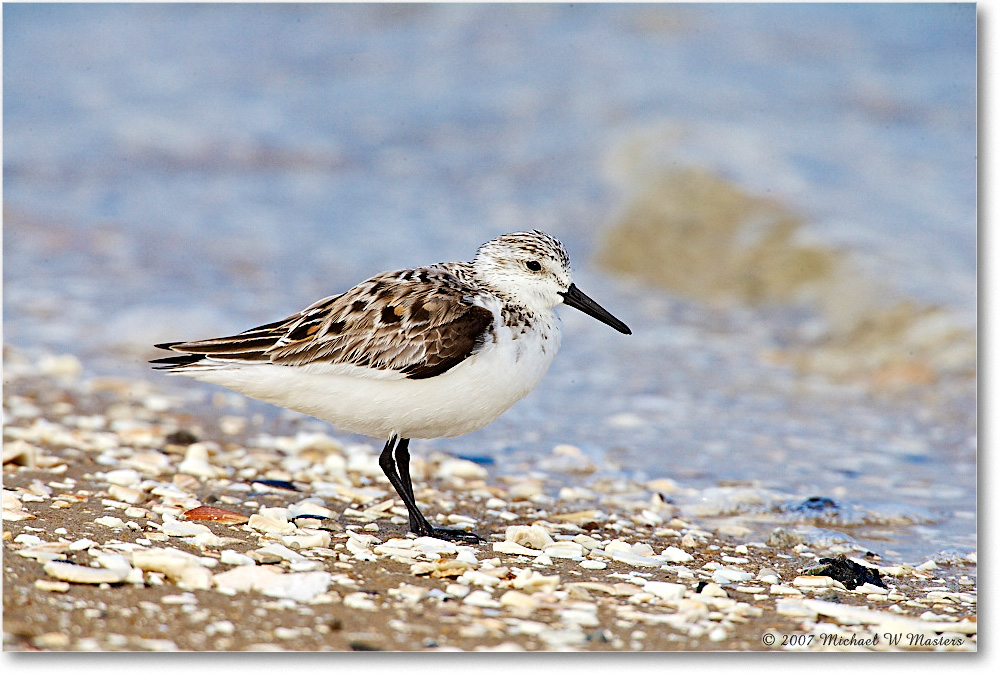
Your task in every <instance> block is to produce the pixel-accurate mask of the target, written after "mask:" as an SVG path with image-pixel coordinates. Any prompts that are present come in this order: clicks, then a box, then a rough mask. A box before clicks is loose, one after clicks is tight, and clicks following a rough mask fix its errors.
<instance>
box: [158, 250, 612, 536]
mask: <svg viewBox="0 0 1000 675" xmlns="http://www.w3.org/2000/svg"><path fill="white" fill-rule="evenodd" d="M559 304H566V305H569V306H570V307H575V308H576V309H579V310H581V311H583V312H585V313H587V314H589V315H590V316H592V317H594V318H596V319H598V320H599V321H602V322H604V323H606V324H607V325H609V326H611V327H612V328H614V329H615V330H618V331H620V332H622V333H625V334H628V335H630V334H631V333H632V331H631V330H629V328H628V326H626V325H625V324H624V323H622V322H621V321H619V320H618V319H616V318H615V317H614V316H612V315H611V314H610V313H608V311H607V310H605V309H604V308H603V307H601V306H600V305H598V304H597V303H596V302H594V301H593V300H591V299H590V298H589V297H588V296H587V295H585V294H584V293H583V292H582V291H581V290H580V289H579V288H577V287H576V285H575V284H574V283H573V281H572V277H571V276H570V266H569V256H568V254H567V253H566V249H565V248H564V247H563V245H562V244H561V243H560V242H559V241H558V240H557V239H556V238H554V237H552V236H550V235H548V234H545V233H544V232H539V231H537V230H534V231H532V232H514V233H512V234H505V235H502V236H500V237H497V238H496V239H493V240H491V241H488V242H486V243H485V244H483V245H482V246H480V247H479V250H478V251H477V253H476V256H475V258H474V259H473V260H472V262H449V263H438V264H436V265H429V266H427V267H419V268H416V269H407V270H399V271H396V272H383V273H381V274H376V275H375V276H373V277H372V278H370V279H368V280H367V281H363V282H361V283H360V284H358V285H357V286H355V287H354V288H352V289H350V290H349V291H347V292H346V293H342V294H340V295H332V296H330V297H327V298H323V299H322V300H319V301H318V302H315V303H313V304H312V305H310V306H309V307H306V308H305V309H303V310H302V311H301V312H299V313H297V314H293V315H292V316H290V317H288V318H287V319H282V320H280V321H275V322H274V323H269V324H265V325H263V326H258V327H256V328H251V329H250V330H247V331H244V332H242V333H238V334H236V335H231V336H228V337H220V338H213V339H208V340H194V341H191V342H168V343H164V344H158V345H156V346H157V347H159V348H161V349H168V350H171V351H174V352H179V354H178V355H176V356H170V357H166V358H161V359H156V360H154V361H152V362H151V363H153V364H155V367H157V368H158V369H162V370H165V371H167V372H168V373H170V374H175V375H187V376H189V377H193V378H195V379H198V380H202V381H204V382H211V383H213V384H218V385H222V386H224V387H228V388H229V389H232V390H235V391H238V392H240V393H242V394H245V395H247V396H250V397H252V398H256V399H259V400H261V401H266V402H268V403H273V404H275V405H278V406H281V407H284V408H289V409H291V410H295V411H298V412H301V413H305V414H306V415H311V416H313V417H317V418H319V419H321V420H325V421H327V422H329V423H330V424H332V425H333V426H334V427H336V428H338V429H340V430H343V431H349V432H353V433H358V434H364V435H367V436H373V437H376V438H380V439H381V438H386V439H388V440H387V441H386V443H385V446H384V447H383V448H382V453H381V455H380V456H379V465H380V466H381V468H382V470H383V471H384V472H385V475H386V477H387V478H388V479H389V482H390V483H391V484H392V487H393V488H394V489H395V490H396V492H397V494H398V495H399V498H400V499H401V500H402V501H403V504H404V505H405V506H406V510H407V513H408V514H409V527H410V530H411V531H413V532H414V533H416V534H417V535H420V536H430V537H437V538H439V539H446V540H449V541H460V542H469V543H478V542H481V541H482V540H481V539H480V538H479V537H478V536H477V535H475V534H473V533H471V532H466V531H462V530H454V529H448V528H440V527H434V526H432V525H431V524H430V523H429V522H428V521H427V519H426V518H425V517H424V515H423V514H422V513H421V512H420V509H419V508H417V504H416V501H415V500H414V497H413V485H412V482H411V480H410V468H409V466H410V454H409V440H410V439H411V438H447V437H452V436H459V435H461V434H466V433H469V432H470V431H475V430H476V429H480V428H482V427H484V426H486V425H487V424H489V423H490V422H492V421H493V420H494V419H496V418H497V417H498V416H499V415H500V414H501V413H503V412H504V411H505V410H507V409H508V408H510V407H511V406H512V405H514V403H516V402H517V401H519V400H521V399H522V398H524V397H525V396H526V395H527V394H528V393H529V392H530V391H531V390H533V389H534V388H535V386H536V385H537V384H538V382H539V381H540V380H541V379H542V376H543V375H545V373H546V371H547V370H548V369H549V366H550V365H551V363H552V360H553V358H554V357H555V355H556V351H557V350H558V349H559V343H560V329H559V318H558V317H557V316H556V314H555V312H553V308H554V307H555V306H556V305H559Z"/></svg>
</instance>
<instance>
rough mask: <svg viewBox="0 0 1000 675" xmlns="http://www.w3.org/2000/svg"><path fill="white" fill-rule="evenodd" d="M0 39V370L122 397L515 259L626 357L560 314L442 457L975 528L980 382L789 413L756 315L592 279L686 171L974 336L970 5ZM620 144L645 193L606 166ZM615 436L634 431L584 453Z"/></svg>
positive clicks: (242, 22) (333, 13)
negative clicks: (161, 375)
mask: <svg viewBox="0 0 1000 675" xmlns="http://www.w3.org/2000/svg"><path fill="white" fill-rule="evenodd" d="M3 17H4V24H3V26H4V36H3V37H4V46H3V49H4V66H3V67H4V101H3V103H4V139H3V140H4V158H3V159H4V340H5V342H7V343H9V344H12V345H15V346H18V347H22V348H30V349H44V350H51V351H70V352H73V353H76V354H77V355H79V356H80V357H81V358H82V359H83V361H84V363H85V366H86V368H87V369H88V372H91V373H105V372H119V373H120V372H125V373H127V374H129V375H130V376H136V377H139V376H141V377H147V370H146V366H145V364H144V361H145V359H146V358H149V357H150V356H152V354H151V352H150V350H149V348H148V345H150V344H152V343H153V342H156V341H162V340H173V339H181V338H185V337H202V336H207V335H211V334H214V333H221V332H226V331H234V330H241V329H243V328H246V327H249V326H251V325H255V324H257V323H261V322H265V321H271V320H274V319H276V318H278V317H281V316H285V315H287V314H290V313H292V312H294V311H297V310H298V309H300V308H301V307H303V306H305V305H306V304H308V303H310V302H312V301H313V300H315V299H316V298H318V297H322V296H324V295H328V294H330V293H333V292H337V291H340V290H343V289H344V288H346V287H348V286H350V285H351V284H353V283H355V282H357V281H359V280H360V279H363V278H365V277H367V276H369V275H371V274H372V273H374V272H377V271H380V270H385V269H393V268H398V267H404V266H412V265H417V264H424V263H429V262H433V261H438V260H451V259H467V258H470V257H471V255H472V254H473V253H474V251H475V248H476V246H478V245H479V244H480V243H482V242H483V241H485V240H486V239H489V238H491V237H492V236H495V235H496V234H499V233H501V232H506V231H512V230H517V229H524V228H535V227H537V228H540V229H545V230H548V231H551V232H552V233H554V234H556V235H557V236H559V237H560V238H561V239H562V240H563V241H564V242H565V243H566V244H567V246H568V247H569V249H570V251H571V255H572V257H573V259H574V263H575V269H576V270H577V276H578V282H579V284H580V286H581V287H582V288H584V289H585V290H587V292H589V293H590V294H591V295H593V296H595V297H596V298H598V299H599V300H600V301H601V302H602V304H605V305H606V306H608V307H609V308H612V310H613V311H614V312H615V313H616V314H619V315H621V316H622V317H623V318H624V319H625V320H626V321H627V322H628V323H630V324H631V325H632V327H633V329H634V330H635V335H634V336H633V337H632V338H630V339H628V340H625V339H624V338H622V336H619V335H617V334H615V333H613V332H612V331H609V330H607V329H606V327H604V326H601V325H599V324H594V323H591V322H590V321H589V320H587V319H586V318H584V317H576V316H572V315H569V314H567V313H566V312H564V313H563V314H564V320H565V324H566V333H567V337H566V339H565V340H564V348H563V349H564V353H563V354H561V355H560V359H558V360H557V363H556V365H555V366H554V367H553V369H552V372H551V373H550V375H549V377H548V378H547V380H546V382H545V383H543V387H542V388H540V390H539V391H538V392H536V393H535V394H534V395H532V396H531V397H529V398H528V399H526V400H525V401H524V402H522V403H521V404H519V405H518V406H517V407H515V408H514V409H513V410H512V411H511V412H510V413H508V415H506V416H505V417H503V418H501V420H499V421H498V422H497V423H495V424H494V425H493V426H491V427H488V428H487V429H486V430H483V431H480V432H477V433H476V434H472V435H470V436H468V437H465V439H464V440H461V441H455V442H453V443H452V444H451V445H450V446H449V448H450V449H451V450H453V451H454V452H458V453H462V452H465V453H475V452H478V451H479V450H483V449H484V446H485V450H490V449H495V450H497V451H500V450H507V449H512V448H514V449H516V448H525V447H527V448H529V449H538V450H539V451H547V450H548V448H550V447H551V446H552V445H554V444H555V443H559V442H574V443H576V444H578V445H581V447H584V448H585V449H586V450H587V451H588V452H589V453H591V454H593V455H594V456H603V455H602V453H605V454H607V455H609V456H610V455H614V456H615V457H618V458H619V459H618V460H616V461H618V462H619V463H620V464H621V470H622V471H625V472H629V471H632V472H638V473H640V474H643V475H646V476H648V477H653V476H656V475H672V476H682V477H686V479H688V480H690V481H692V482H693V483H694V484H699V485H713V484H715V483H716V482H718V481H720V480H730V481H731V480H744V481H751V482H754V481H756V482H759V483H762V484H765V485H767V486H770V487H774V488H776V489H780V490H782V491H787V492H789V493H792V494H801V496H803V497H809V496H812V494H811V493H812V492H814V491H815V492H818V493H820V494H835V493H836V494H837V498H838V500H841V501H843V500H844V499H845V495H846V499H848V500H850V499H855V500H858V501H862V502H863V501H865V500H871V499H879V500H885V499H889V500H892V501H893V502H894V503H899V504H913V505H916V506H919V507H921V508H927V509H932V510H934V512H935V513H937V514H939V518H940V520H939V521H938V523H937V524H938V526H939V527H938V530H936V532H937V534H935V535H933V536H927V540H926V542H925V543H923V544H921V543H916V544H914V543H913V542H910V544H908V545H909V546H911V548H912V547H915V548H916V550H918V551H920V552H926V551H933V550H937V549H938V548H940V547H942V546H946V545H952V544H954V545H959V546H966V547H973V548H974V545H975V523H974V522H971V523H970V522H968V518H967V515H966V516H963V517H964V518H965V520H961V519H959V520H956V517H957V516H955V514H957V513H958V514H960V513H965V514H968V513H969V512H975V507H976V505H975V469H976V463H975V448H976V436H975V411H974V408H973V407H972V406H973V405H974V400H975V392H974V383H971V384H970V387H971V388H972V389H970V393H969V401H970V402H971V403H970V405H969V406H967V407H966V409H965V410H964V411H963V412H961V414H958V415H949V416H947V417H946V418H945V419H940V418H935V416H934V412H933V411H929V410H927V409H924V408H922V407H921V406H920V405H919V404H912V405H909V404H907V405H903V404H899V405H895V406H894V405H891V404H888V403H884V402H883V403H877V404H872V403H871V401H869V399H868V398H867V397H866V395H865V394H864V393H863V392H857V391H854V390H851V389H838V388H836V387H832V386H831V387H829V388H827V387H825V385H824V386H818V387H814V388H812V389H810V388H809V387H807V388H806V390H805V393H803V389H802V388H801V383H799V382H798V380H796V378H795V377H794V376H793V375H792V374H790V373H787V372H785V371H781V370H778V369H776V368H774V367H772V366H768V365H766V364H763V363H762V362H761V360H760V358H759V354H760V352H761V351H762V350H765V349H767V348H768V347H770V346H773V344H771V342H770V341H769V340H770V338H769V335H770V334H769V330H770V328H769V327H768V326H767V325H766V322H765V319H764V318H762V317H761V316H758V315H755V314H753V313H751V314H749V315H740V316H739V317H737V318H732V317H729V318H725V319H719V317H718V316H717V315H715V314H713V313H711V312H707V311H706V310H703V309H701V308H699V307H697V306H690V305H688V304H684V303H678V302H677V301H675V299H672V298H669V297H667V296H664V295H663V294H662V293H660V292H658V291H654V290H651V289H645V288H641V287H637V286H636V285H634V284H630V283H626V282H623V281H620V280H616V279H613V278H609V277H608V276H606V275H604V274H602V273H601V272H600V271H599V270H597V269H595V268H594V267H593V266H592V265H591V264H590V262H589V261H590V259H591V256H592V254H593V253H594V251H595V247H596V245H597V242H598V241H599V233H600V232H601V231H602V230H603V229H604V228H606V227H607V226H608V225H609V224H610V223H612V222H613V221H614V219H615V218H616V217H617V215H618V214H619V213H620V211H621V209H622V208H624V206H625V205H626V204H627V203H628V200H629V197H630V195H631V194H632V192H633V191H634V190H635V189H636V186H637V185H639V184H640V183H641V181H642V178H643V176H644V175H646V174H647V173H648V172H650V171H653V170H657V169H662V168H684V167H703V168H707V169H709V170H711V171H712V172H714V173H718V174H720V175H722V176H724V177H726V178H727V179H729V180H731V181H733V182H734V183H736V184H738V185H740V186H742V187H743V188H744V189H745V190H748V191H750V192H752V193H757V194H767V195H769V196H772V197H774V198H777V199H779V200H781V201H783V202H785V203H787V204H789V205H791V206H792V207H793V208H795V209H797V210H798V211H800V212H801V213H803V214H804V215H805V217H806V220H807V223H808V224H807V228H806V235H807V236H808V237H809V238H811V239H812V240H814V241H818V242H821V243H823V244H825V245H828V246H831V247H836V248H840V249H843V250H845V251H847V252H849V253H850V255H852V256H853V259H854V260H855V262H856V264H857V266H858V268H859V269H861V270H862V271H864V272H866V273H867V274H869V276H872V277H873V278H877V279H879V280H882V281H886V282H888V285H889V286H890V287H891V288H892V289H894V290H895V292H898V293H900V294H901V296H905V297H910V298H914V299H916V300H918V301H920V302H927V303H934V304H938V305H941V306H944V307H946V308H948V309H949V310H950V311H952V312H953V313H954V314H955V315H956V316H959V317H961V318H962V319H963V320H964V321H966V322H967V323H968V324H970V325H971V326H973V327H974V325H975V321H976V107H975V105H976V44H975V40H976V14H975V5H973V4H948V5H928V4H919V5H916V4H914V5H904V4H890V5H866V4H857V5H853V4H852V5H814V4H812V5H784V4H781V5H617V4H615V5H573V6H570V5H526V6H522V5H517V6H514V5H461V4H459V5H440V6H438V5H430V6H423V5H418V6H413V5H406V6H388V5H361V6H356V5H319V6H317V5H267V4H261V5H214V6H213V5H75V4H74V5H38V4H23V5H21V4H15V5H5V6H4V8H3ZM636 139H638V140H636ZM630 143H631V144H633V145H634V144H636V143H638V146H639V147H640V148H641V153H640V154H641V157H640V158H639V159H638V160H637V161H625V160H623V159H622V158H623V157H626V156H627V153H625V154H623V148H627V147H629V144H630ZM720 322H721V324H720ZM581 364H586V367H585V368H583V369H581V367H580V366H581ZM165 386H166V385H165ZM189 386H198V385H194V384H193V383H191V384H189ZM620 413H631V414H634V415H636V416H637V418H638V419H639V421H640V422H641V423H640V424H636V425H634V426H628V425H624V426H623V425H621V424H614V423H607V424H603V423H600V421H601V420H605V419H606V418H607V419H610V418H611V417H613V416H614V415H616V414H620ZM620 421H621V420H620V418H619V422H620ZM790 448H794V450H791V449H790ZM887 448H888V449H887ZM913 448H916V451H912V450H913ZM511 451H513V450H511ZM831 455H834V456H836V457H837V458H838V459H837V460H836V462H837V463H839V464H840V465H842V466H839V468H837V470H835V471H833V472H830V471H828V470H827V468H828V467H827V466H826V465H825V462H828V461H829V457H830V456H831ZM906 457H917V458H918V459H919V461H909V460H907V459H905V458H906ZM887 458H888V459H887ZM607 461H608V462H610V460H607ZM876 476H881V477H882V479H881V481H882V482H879V480H875V479H874V477H876ZM865 478H867V480H865ZM845 491H846V492H845ZM940 495H945V496H944V497H941V496H940ZM923 536H925V535H924V534H923V533H922V534H921V537H923Z"/></svg>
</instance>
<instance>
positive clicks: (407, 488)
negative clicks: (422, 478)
mask: <svg viewBox="0 0 1000 675" xmlns="http://www.w3.org/2000/svg"><path fill="white" fill-rule="evenodd" d="M409 445H410V439H408V438H397V437H396V436H392V437H390V438H389V440H388V441H386V443H385V447H383V448H382V454H381V455H379V458H378V464H379V466H380V467H382V471H383V473H385V476H386V478H388V479H389V482H390V483H392V487H393V488H395V490H396V493H397V494H398V495H399V498H400V499H402V500H403V504H404V505H405V506H406V511H407V513H408V514H409V516H410V530H411V531H412V532H414V533H416V534H418V535H420V536H423V537H435V538H437V539H445V540H447V541H458V542H464V543H469V544H478V543H481V542H482V541H483V540H482V539H480V538H479V537H478V536H477V535H475V534H473V533H472V532H464V531H462V530H452V529H449V528H445V527H434V526H433V525H431V524H430V523H429V522H427V519H426V518H425V517H424V514H422V513H420V509H418V508H417V502H416V500H415V499H414V498H413V483H412V481H411V480H410V450H409Z"/></svg>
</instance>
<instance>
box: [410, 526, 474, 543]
mask: <svg viewBox="0 0 1000 675" xmlns="http://www.w3.org/2000/svg"><path fill="white" fill-rule="evenodd" d="M414 532H416V534H417V535H418V536H421V537H434V538H435V539H444V540H445V541H453V542H455V543H462V544H482V543H484V542H485V541H486V540H485V539H483V538H482V537H480V536H479V535H478V534H476V533H475V532H466V531H465V530H453V529H451V528H447V527H431V528H430V529H427V528H419V529H415V530H414Z"/></svg>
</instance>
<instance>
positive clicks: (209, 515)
mask: <svg viewBox="0 0 1000 675" xmlns="http://www.w3.org/2000/svg"><path fill="white" fill-rule="evenodd" d="M184 518H186V519H187V520H214V521H216V522H219V523H229V524H231V525H239V524H241V523H245V522H248V521H249V520H250V517H249V516H244V515H243V514H242V513H236V512H235V511H227V510H226V509H220V508H219V507H217V506H198V507H195V508H193V509H191V510H190V511H185V512H184Z"/></svg>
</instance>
